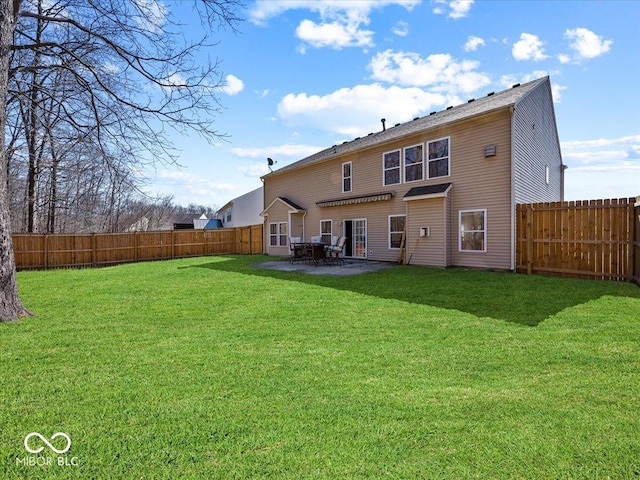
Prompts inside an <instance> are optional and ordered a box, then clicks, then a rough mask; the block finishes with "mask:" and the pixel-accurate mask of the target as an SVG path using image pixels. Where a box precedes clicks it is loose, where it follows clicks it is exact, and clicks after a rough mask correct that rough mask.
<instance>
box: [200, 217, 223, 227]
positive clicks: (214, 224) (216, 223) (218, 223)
mask: <svg viewBox="0 0 640 480" xmlns="http://www.w3.org/2000/svg"><path fill="white" fill-rule="evenodd" d="M213 228H222V220H219V219H217V218H212V219H211V220H209V221H208V222H207V224H206V225H205V226H204V229H205V230H210V229H213Z"/></svg>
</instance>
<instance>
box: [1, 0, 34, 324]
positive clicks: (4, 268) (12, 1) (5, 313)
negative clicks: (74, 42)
mask: <svg viewBox="0 0 640 480" xmlns="http://www.w3.org/2000/svg"><path fill="white" fill-rule="evenodd" d="M19 6H20V1H19V0H0V139H1V141H0V321H3V322H12V321H15V320H17V319H18V318H20V317H23V316H26V315H30V312H29V311H27V310H26V309H25V308H24V307H23V306H22V303H21V302H20V298H19V297H18V284H17V283H16V263H15V258H14V256H13V243H12V241H11V231H10V220H9V208H8V205H9V203H8V201H9V199H8V196H7V171H6V166H7V162H6V160H5V143H4V135H5V119H6V115H5V112H6V107H7V83H8V75H9V47H10V45H11V39H12V36H13V30H14V28H15V25H16V14H17V10H18V8H19Z"/></svg>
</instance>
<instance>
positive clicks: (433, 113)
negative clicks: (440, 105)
mask: <svg viewBox="0 0 640 480" xmlns="http://www.w3.org/2000/svg"><path fill="white" fill-rule="evenodd" d="M436 113H438V112H435V111H433V112H431V113H430V114H429V115H435V114H436Z"/></svg>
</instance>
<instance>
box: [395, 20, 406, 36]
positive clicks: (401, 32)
mask: <svg viewBox="0 0 640 480" xmlns="http://www.w3.org/2000/svg"><path fill="white" fill-rule="evenodd" d="M391 31H392V32H393V33H394V34H395V35H398V36H399V37H406V36H407V35H409V24H408V23H407V22H405V21H404V20H400V21H399V22H398V23H396V24H395V25H394V26H393V28H392V29H391Z"/></svg>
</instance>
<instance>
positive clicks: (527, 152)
mask: <svg viewBox="0 0 640 480" xmlns="http://www.w3.org/2000/svg"><path fill="white" fill-rule="evenodd" d="M513 131H514V152H513V156H514V195H515V203H533V202H558V201H561V200H562V156H561V153H560V144H559V141H558V132H557V131H556V123H555V116H554V113H553V100H552V98H551V90H550V87H549V85H548V84H547V83H543V84H541V85H539V86H538V87H537V88H535V89H534V90H532V91H531V92H529V93H528V94H527V95H526V96H525V97H523V98H522V99H521V100H520V101H519V102H518V103H517V104H516V106H515V111H514V119H513ZM546 166H548V167H549V183H548V184H547V182H546V178H545V177H546V175H545V174H546V171H545V167H546Z"/></svg>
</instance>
